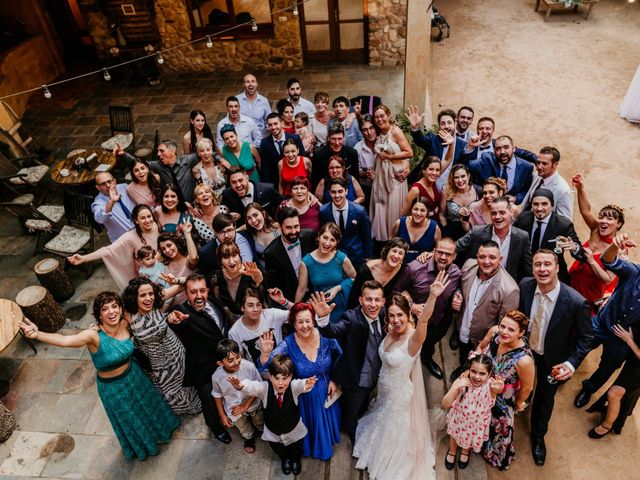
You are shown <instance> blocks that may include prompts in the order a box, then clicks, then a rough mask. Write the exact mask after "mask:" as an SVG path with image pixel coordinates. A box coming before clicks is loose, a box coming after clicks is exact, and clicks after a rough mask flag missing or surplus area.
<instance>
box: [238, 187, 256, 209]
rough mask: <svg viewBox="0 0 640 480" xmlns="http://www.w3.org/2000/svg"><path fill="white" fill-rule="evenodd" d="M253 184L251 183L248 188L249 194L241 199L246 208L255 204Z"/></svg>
mask: <svg viewBox="0 0 640 480" xmlns="http://www.w3.org/2000/svg"><path fill="white" fill-rule="evenodd" d="M253 190H254V187H253V183H251V182H249V186H248V187H247V194H246V195H245V196H244V197H242V198H241V199H240V201H241V202H242V205H244V206H245V207H246V206H247V205H249V204H250V203H252V202H253Z"/></svg>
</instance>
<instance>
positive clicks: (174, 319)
mask: <svg viewBox="0 0 640 480" xmlns="http://www.w3.org/2000/svg"><path fill="white" fill-rule="evenodd" d="M187 318H189V314H188V313H182V312H179V311H178V310H174V311H173V312H171V313H170V314H169V315H167V322H169V323H171V324H173V325H178V324H180V323H182V322H184V321H185V320H186V319H187Z"/></svg>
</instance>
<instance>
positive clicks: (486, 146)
mask: <svg viewBox="0 0 640 480" xmlns="http://www.w3.org/2000/svg"><path fill="white" fill-rule="evenodd" d="M489 148H491V145H485V146H484V147H482V146H480V147H478V149H479V150H487V149H489Z"/></svg>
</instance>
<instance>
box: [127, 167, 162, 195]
mask: <svg viewBox="0 0 640 480" xmlns="http://www.w3.org/2000/svg"><path fill="white" fill-rule="evenodd" d="M139 163H141V164H142V165H144V166H145V167H147V170H148V171H149V173H148V174H147V185H148V186H149V190H151V193H153V194H154V195H155V196H156V198H158V195H159V194H160V183H159V182H158V180H157V179H156V176H155V175H154V173H153V171H152V170H151V168H150V167H149V164H148V163H147V161H146V160H142V159H140V158H136V159H135V160H134V161H133V162H131V165H129V175H131V181H132V182H133V183H138V179H137V178H136V176H135V175H134V174H133V169H134V168H135V166H136V165H138V164H139Z"/></svg>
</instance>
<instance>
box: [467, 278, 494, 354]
mask: <svg viewBox="0 0 640 480" xmlns="http://www.w3.org/2000/svg"><path fill="white" fill-rule="evenodd" d="M491 278H493V277H491ZM491 278H488V279H486V280H484V281H483V280H480V277H479V276H477V275H476V278H474V279H473V283H472V284H471V288H470V289H469V298H466V299H465V306H464V313H463V315H462V323H461V325H460V340H461V341H462V342H464V343H469V331H470V330H471V320H473V312H474V311H475V309H476V307H477V306H478V303H480V300H482V297H483V295H484V294H485V292H486V291H487V288H489V285H490V284H491Z"/></svg>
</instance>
